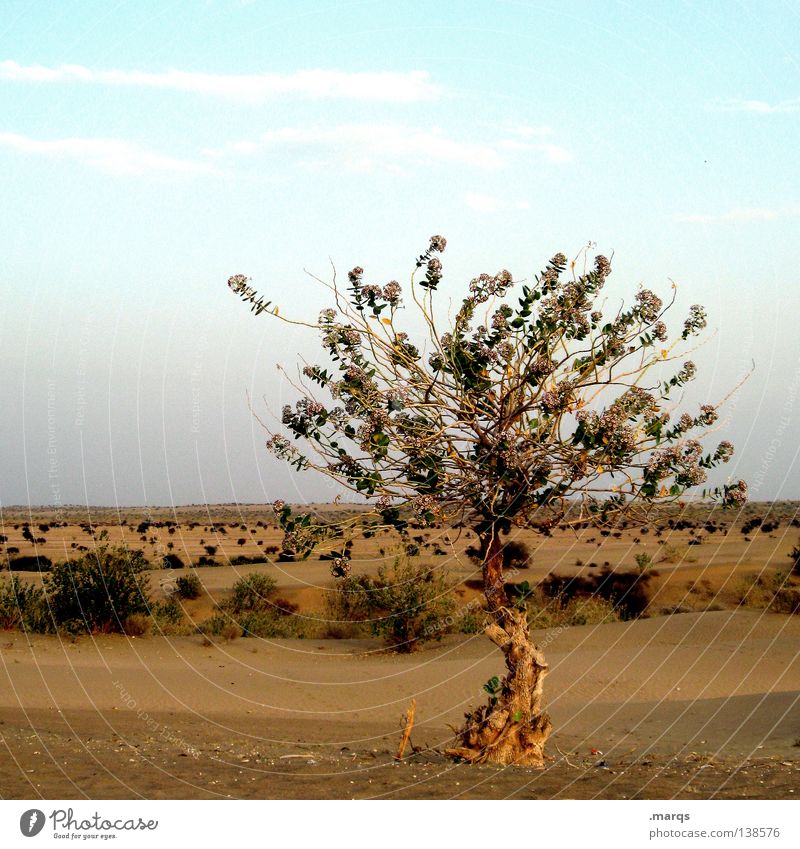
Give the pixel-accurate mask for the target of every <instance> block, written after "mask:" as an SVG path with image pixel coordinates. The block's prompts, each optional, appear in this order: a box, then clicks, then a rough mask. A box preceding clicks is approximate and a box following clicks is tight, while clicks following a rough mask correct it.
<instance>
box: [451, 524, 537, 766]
mask: <svg viewBox="0 0 800 849" xmlns="http://www.w3.org/2000/svg"><path fill="white" fill-rule="evenodd" d="M483 550H484V560H483V586H484V592H485V594H486V601H487V604H488V606H489V611H490V612H491V614H492V615H493V617H494V620H495V621H494V622H493V623H492V624H491V625H489V627H488V628H487V629H486V634H487V636H488V637H489V639H490V640H492V642H493V643H495V645H497V646H498V647H499V648H500V650H501V651H502V652H503V654H504V655H505V660H506V667H507V668H508V674H507V675H506V677H505V678H504V679H503V680H502V683H501V691H500V693H499V694H498V696H497V698H496V699H492V700H490V703H489V704H488V705H482V706H481V707H479V708H477V709H476V710H474V711H472V712H471V713H468V714H466V723H465V725H464V727H463V728H461V729H460V731H459V732H458V740H459V745H458V746H457V747H456V748H453V749H450V750H449V751H448V754H450V755H453V756H456V757H461V758H464V759H465V760H468V761H471V762H473V763H495V764H518V765H521V766H535V767H542V766H544V745H545V742H546V741H547V738H548V737H549V736H550V731H551V729H552V723H551V722H550V717H549V716H548V715H547V714H546V713H544V712H543V711H542V685H543V683H544V677H545V675H546V674H547V671H548V666H547V663H545V659H544V655H543V654H542V652H541V651H539V649H538V648H537V647H536V646H535V645H534V643H533V641H532V640H531V638H530V633H529V631H528V620H527V617H526V615H525V612H524V611H521V610H517V609H515V608H513V607H511V606H510V605H509V603H508V598H507V596H506V592H505V589H504V586H503V546H502V544H501V542H500V539H499V538H498V536H497V534H496V532H492V533H491V535H490V536H489V538H488V539H487V541H486V544H485V545H484V546H483Z"/></svg>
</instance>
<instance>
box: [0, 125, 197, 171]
mask: <svg viewBox="0 0 800 849" xmlns="http://www.w3.org/2000/svg"><path fill="white" fill-rule="evenodd" d="M0 147H6V148H11V149H12V150H16V151H18V152H19V153H24V154H30V155H38V156H49V157H53V158H66V159H74V160H77V161H79V162H82V163H83V164H85V165H89V166H91V167H93V168H97V169H98V170H100V171H104V172H106V173H108V174H116V175H130V174H145V173H151V172H154V171H156V172H169V173H175V174H192V173H196V172H198V171H209V170H211V169H210V168H209V166H208V165H207V164H206V163H204V162H196V161H193V160H188V159H176V158H175V157H172V156H166V155H164V154H161V153H157V152H155V151H152V150H147V149H146V148H143V147H140V146H139V145H137V144H134V143H133V142H127V141H123V140H121V139H102V138H95V139H85V138H66V139H51V140H44V141H43V140H39V139H32V138H29V137H28V136H23V135H19V134H17V133H2V132H0Z"/></svg>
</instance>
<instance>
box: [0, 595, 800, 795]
mask: <svg viewBox="0 0 800 849" xmlns="http://www.w3.org/2000/svg"><path fill="white" fill-rule="evenodd" d="M536 636H537V639H538V640H539V642H540V644H542V645H544V646H545V651H546V655H547V657H548V660H549V662H550V664H551V673H550V675H549V676H548V678H547V681H546V692H547V697H548V698H547V701H548V709H549V711H550V713H551V715H552V717H553V722H554V725H555V729H556V730H555V733H554V735H553V737H552V740H551V743H550V746H549V753H550V755H551V756H552V757H553V760H552V761H551V762H549V765H548V767H547V768H546V769H545V770H543V771H535V770H527V769H519V768H513V767H507V768H498V767H488V766H487V767H472V766H466V765H457V764H453V763H452V762H451V761H449V760H448V759H446V758H445V757H443V756H442V754H441V750H442V749H443V748H445V747H446V746H447V744H448V742H449V739H450V736H451V731H450V729H449V727H448V726H449V725H452V724H457V723H458V722H459V720H460V718H461V716H462V714H463V712H464V711H465V710H466V709H467V708H468V707H470V706H474V705H475V704H477V703H478V702H479V701H481V700H482V699H483V696H484V694H483V693H482V689H481V688H482V685H483V683H484V682H485V681H486V680H487V679H488V678H490V677H491V676H492V675H496V674H502V670H503V667H502V659H501V657H500V655H499V653H498V652H497V650H496V649H495V648H494V647H493V646H492V645H491V644H490V643H489V642H488V641H487V640H486V638H485V637H483V636H482V635H476V636H464V635H450V636H447V637H445V638H444V640H443V641H442V642H441V643H439V644H434V645H433V646H432V647H429V648H425V649H423V650H421V651H419V652H416V653H414V654H412V655H407V656H399V655H392V654H389V653H387V652H385V651H384V650H383V649H381V647H380V643H379V642H377V641H371V640H369V641H367V640H365V641H348V640H274V641H267V640H262V639H255V638H247V639H238V640H234V641H230V642H226V641H218V642H214V643H213V644H211V645H208V644H204V641H203V638H202V637H200V636H189V637H172V638H170V637H163V636H146V637H141V638H127V637H121V636H102V637H82V638H80V639H78V640H76V641H74V642H73V641H69V640H62V639H59V638H57V637H50V636H32V637H26V636H25V635H22V634H19V633H14V632H5V633H4V634H2V635H0V743H2V747H3V749H4V757H3V758H0V796H2V797H3V798H22V797H33V798H36V797H38V796H41V797H44V798H52V797H60V798H84V797H86V798H135V797H145V798H215V797H222V798H226V797H233V798H377V797H390V798H394V797H398V798H399V797H403V798H418V797H420V798H451V797H469V798H496V797H499V798H505V797H512V796H515V797H526V798H532V797H536V798H595V797H597V798H633V797H637V798H711V797H749V798H754V797H758V798H791V796H792V795H793V793H794V792H797V793H800V748H798V747H797V746H796V745H795V743H796V742H798V738H800V662H798V653H799V652H800V619H798V618H797V617H789V616H783V615H779V614H774V613H764V612H760V611H745V610H737V611H709V612H703V613H685V614H679V615H672V616H661V617H654V618H651V619H640V620H635V621H630V622H617V623H610V624H604V625H595V626H580V627H571V628H567V629H563V630H554V631H548V632H537V635H536ZM412 697H413V698H416V700H417V724H416V726H415V728H414V730H413V734H412V743H413V744H414V746H415V747H416V749H417V752H416V754H413V755H412V757H411V758H409V759H407V760H406V761H405V762H404V763H402V764H398V763H396V762H395V761H394V760H393V757H392V755H393V753H394V751H395V750H396V747H397V743H398V740H399V736H400V721H401V718H402V715H403V713H404V711H405V709H406V707H407V706H408V703H409V701H410V699H411V698H412ZM3 749H0V751H1V750H3Z"/></svg>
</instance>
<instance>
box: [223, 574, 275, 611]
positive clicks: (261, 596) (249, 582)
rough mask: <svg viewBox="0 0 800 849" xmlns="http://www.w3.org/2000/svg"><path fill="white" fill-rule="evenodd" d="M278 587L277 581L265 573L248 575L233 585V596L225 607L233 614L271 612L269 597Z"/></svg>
mask: <svg viewBox="0 0 800 849" xmlns="http://www.w3.org/2000/svg"><path fill="white" fill-rule="evenodd" d="M277 586H278V584H277V582H276V581H275V579H274V578H271V577H270V576H269V575H265V574H264V573H263V572H254V573H253V574H252V575H246V576H245V577H243V578H240V579H239V580H238V581H237V582H236V583H235V584H234V585H233V596H232V597H231V599H230V600H229V601H228V603H227V604H226V605H225V607H226V608H227V609H228V610H230V611H231V612H233V613H245V612H251V611H264V610H271V609H272V607H273V605H272V602H271V601H270V600H269V596H270V595H271V594H272V593H273V592H275V589H276V588H277Z"/></svg>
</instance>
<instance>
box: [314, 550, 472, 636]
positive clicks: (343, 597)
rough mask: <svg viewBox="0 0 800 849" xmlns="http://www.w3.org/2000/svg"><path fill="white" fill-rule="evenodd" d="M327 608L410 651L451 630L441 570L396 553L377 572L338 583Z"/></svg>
mask: <svg viewBox="0 0 800 849" xmlns="http://www.w3.org/2000/svg"><path fill="white" fill-rule="evenodd" d="M335 593H336V595H335V596H334V598H333V599H331V598H330V597H329V604H328V609H329V611H331V612H332V613H334V614H335V615H336V618H337V619H339V620H344V621H355V622H363V623H365V624H368V625H369V628H370V630H371V631H372V633H373V634H374V635H375V636H380V637H383V638H384V639H385V640H386V642H387V644H388V645H389V646H390V647H391V648H393V649H394V650H395V651H399V652H410V651H413V650H414V649H415V648H417V647H418V646H419V645H420V644H421V643H423V642H425V641H427V640H440V639H441V638H442V635H443V634H444V633H447V631H448V630H450V626H451V623H450V621H449V620H450V618H451V617H450V612H451V611H452V610H453V608H454V606H455V605H454V603H453V598H452V594H451V588H450V586H449V585H448V583H447V579H446V575H445V574H444V572H442V571H441V570H440V569H431V568H430V567H428V566H423V565H421V564H419V563H417V562H416V561H414V560H413V559H411V558H409V557H405V556H402V557H397V558H396V559H395V561H394V564H393V566H392V569H391V570H388V569H387V568H386V567H385V566H384V567H381V568H380V569H379V570H378V577H377V578H371V577H369V576H368V575H357V576H352V577H347V578H343V579H341V580H340V581H338V582H337V588H336V591H335Z"/></svg>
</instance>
